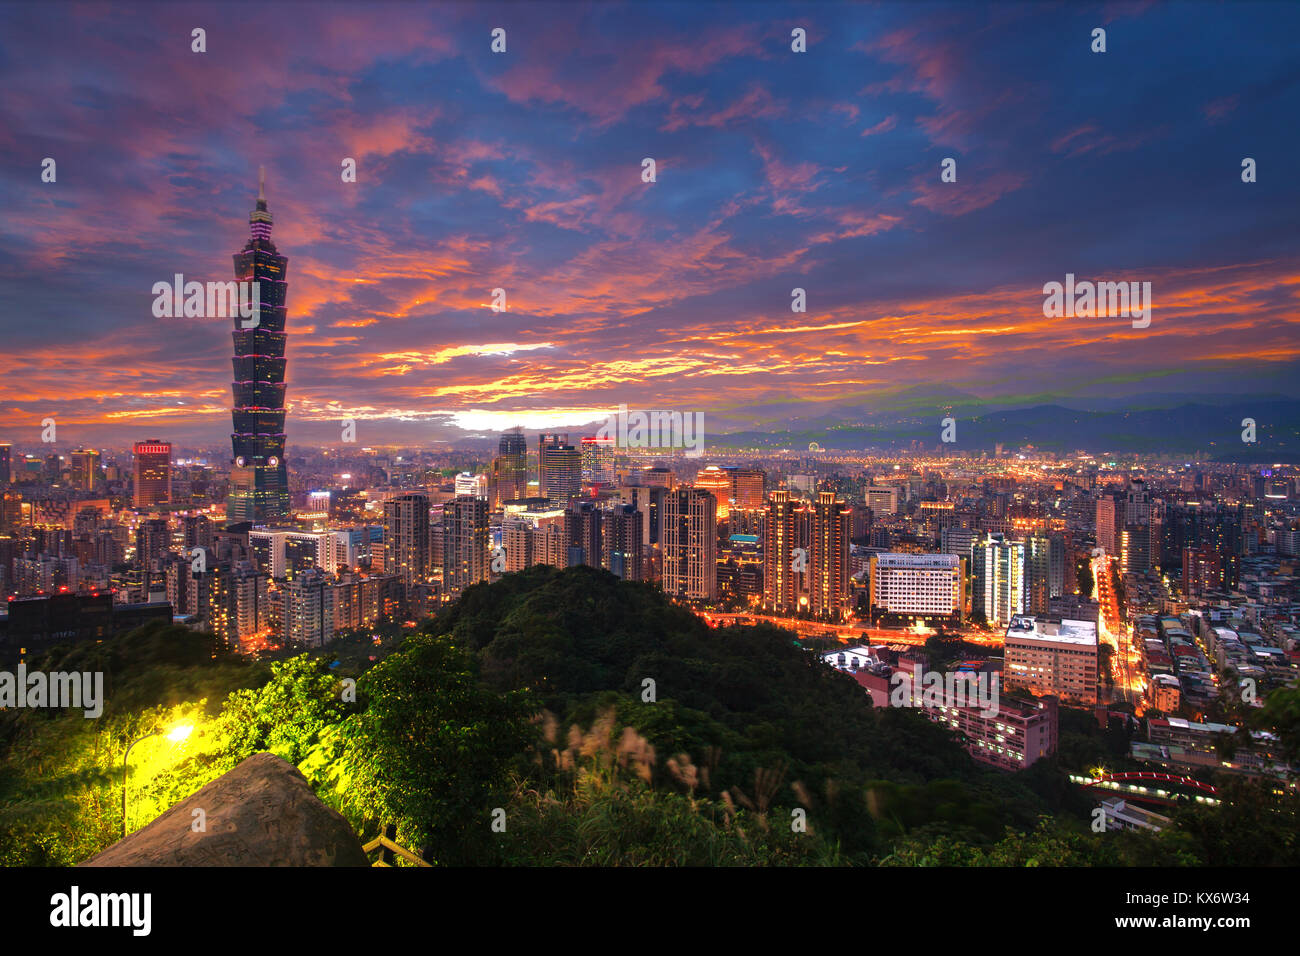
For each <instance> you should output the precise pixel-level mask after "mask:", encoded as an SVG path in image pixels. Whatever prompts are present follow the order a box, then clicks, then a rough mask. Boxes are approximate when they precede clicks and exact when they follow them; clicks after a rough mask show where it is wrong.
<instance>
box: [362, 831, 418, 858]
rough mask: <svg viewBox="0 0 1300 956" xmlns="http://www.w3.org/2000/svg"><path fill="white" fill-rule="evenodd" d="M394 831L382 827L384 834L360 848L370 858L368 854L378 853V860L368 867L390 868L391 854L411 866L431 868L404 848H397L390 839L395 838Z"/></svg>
mask: <svg viewBox="0 0 1300 956" xmlns="http://www.w3.org/2000/svg"><path fill="white" fill-rule="evenodd" d="M396 830H397V828H396V827H394V826H386V827H384V832H383V833H382V834H381V835H380V836H377V837H375V838H374V839H373V840H371V841H370V842H369V843H367V844H366V845H365V846H363V847H362V848H361V849H362V850H363V851H364V852H365V854H366V856H370V854H371V853H374V852H375V851H376V850H378V851H379V859H378V860H376V861H375V862H374V863H372V864H370V865H371V866H392V865H393V854H397V855H398V856H400V857H401V858H402V859H403V860H406V861H407V862H408V863H410V864H411V865H412V866H431V865H432V864H430V863H426V862H425V861H424V860H422V859H420V858H419V857H418V856H416V855H415V854H414V853H412V852H411V851H410V850H408V849H406V847H403V846H398V845H397V844H396V843H395V842H393V839H392V838H393V837H394V836H396Z"/></svg>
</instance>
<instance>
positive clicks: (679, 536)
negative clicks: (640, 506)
mask: <svg viewBox="0 0 1300 956" xmlns="http://www.w3.org/2000/svg"><path fill="white" fill-rule="evenodd" d="M662 542H663V569H664V570H663V589H664V591H665V592H666V593H668V594H673V595H677V596H680V597H686V598H691V599H694V600H705V601H711V600H714V599H716V598H717V596H718V587H717V555H718V501H717V499H716V498H714V497H713V495H711V494H709V493H708V492H707V491H703V490H701V489H699V488H674V489H673V490H672V491H669V492H668V493H667V495H666V496H665V498H664V521H663V530H662Z"/></svg>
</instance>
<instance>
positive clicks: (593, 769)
mask: <svg viewBox="0 0 1300 956" xmlns="http://www.w3.org/2000/svg"><path fill="white" fill-rule="evenodd" d="M376 634H378V632H376ZM384 637H388V638H391V640H383V639H376V637H375V635H371V634H369V633H359V634H356V635H348V636H347V637H346V638H345V639H343V640H341V641H337V642H335V643H334V644H333V645H332V646H331V647H329V648H326V649H323V650H322V651H320V652H317V653H314V654H300V655H297V656H293V657H289V658H287V659H284V660H277V661H274V662H271V663H250V662H247V661H243V660H238V659H235V658H231V657H228V656H226V655H223V654H221V653H218V652H216V651H214V650H213V648H212V645H211V642H210V640H209V639H208V638H206V637H204V636H203V635H197V634H193V633H191V632H190V631H188V630H185V629H183V628H177V627H169V626H161V625H151V626H149V627H146V628H142V629H141V630H139V631H137V632H134V633H132V634H130V635H126V636H124V637H120V638H116V639H114V640H111V641H105V642H103V643H102V644H92V645H84V646H78V647H72V648H65V649H61V650H60V651H59V652H58V653H56V654H54V655H52V656H51V659H50V660H48V661H46V662H44V663H43V664H42V665H40V666H42V667H43V668H47V669H61V670H102V671H103V672H104V673H105V674H106V682H107V683H108V685H109V686H111V694H110V697H109V704H108V706H107V708H106V709H105V712H104V715H103V716H102V717H101V718H99V719H97V720H87V719H86V718H84V717H83V716H82V715H81V714H80V712H76V713H71V714H69V713H62V712H52V711H30V710H16V711H8V712H3V713H0V747H2V748H3V750H2V751H0V863H4V864H10V865H14V864H55V865H61V864H71V863H76V862H79V861H81V860H83V859H85V858H87V857H89V856H91V855H93V854H94V853H95V852H97V851H98V850H100V849H102V848H104V847H105V846H107V845H109V844H110V843H112V842H114V841H115V840H116V839H118V838H120V836H121V834H122V832H123V825H124V824H123V820H122V811H121V800H122V758H123V754H124V751H125V748H126V746H127V744H129V743H130V742H131V741H133V740H137V739H139V738H141V737H143V736H144V735H145V734H148V733H149V732H150V731H153V730H157V729H159V728H165V727H168V726H171V725H173V724H176V723H188V724H193V726H194V732H193V733H192V734H191V736H190V737H188V738H187V739H186V740H185V741H184V742H183V743H174V742H171V741H169V740H168V739H167V738H166V737H162V736H159V737H153V738H150V739H147V740H145V741H144V742H141V743H139V744H138V745H137V746H136V748H135V749H134V750H133V751H132V752H131V759H130V777H129V783H128V789H127V796H128V818H129V819H128V823H129V826H128V829H135V828H138V827H140V826H143V825H144V824H145V823H146V822H148V821H149V820H151V819H153V817H155V816H156V815H157V814H158V813H160V812H161V811H162V810H164V809H166V808H167V807H168V806H171V805H172V804H174V803H175V802H177V801H178V800H181V799H183V798H184V797H185V796H187V795H188V794H190V793H193V792H194V791H195V790H197V789H198V788H200V787H202V786H203V785H205V784H206V783H208V782H209V781H211V780H212V779H214V778H215V777H217V776H219V775H220V774H221V773H224V772H225V771H227V770H229V769H230V768H231V767H233V766H235V765H236V764H237V763H239V762H240V761H241V760H243V759H245V758H247V757H248V756H250V755H251V754H254V753H258V752H261V751H270V752H273V753H276V754H278V755H279V756H281V757H283V758H284V759H286V760H288V761H290V762H291V763H293V764H295V765H297V766H298V767H299V769H300V770H301V771H302V772H303V773H304V775H305V776H306V777H307V779H308V781H309V782H310V783H311V784H312V786H313V787H314V788H315V789H316V791H317V793H318V794H319V795H320V796H321V797H322V799H324V800H325V801H326V802H328V803H329V804H330V805H332V806H334V807H336V808H337V809H339V810H340V811H341V812H342V813H344V815H345V816H347V818H348V819H349V820H350V822H351V823H352V825H353V827H354V829H355V830H356V831H357V832H358V834H359V835H361V836H362V837H363V839H369V838H371V837H373V836H375V835H377V834H378V833H380V832H381V830H382V829H384V828H385V827H388V826H392V827H393V828H395V831H396V834H397V839H398V842H399V843H401V844H402V845H404V846H408V847H410V848H412V849H413V850H415V851H417V852H419V853H420V854H422V855H423V856H424V858H425V859H426V860H428V861H430V862H433V863H438V864H506V865H550V864H564V865H583V864H603V865H612V864H621V865H746V866H753V865H870V864H879V865H890V866H897V865H907V866H924V865H981V866H989V865H1014V866H1041V865H1099V866H1104V865H1155V864H1171V865H1197V864H1205V863H1212V864H1228V865H1233V864H1243V863H1249V864H1256V863H1261V862H1263V863H1274V864H1280V865H1294V864H1295V863H1296V862H1297V859H1298V858H1300V848H1298V847H1297V845H1296V840H1295V833H1296V822H1297V821H1296V818H1295V814H1296V810H1295V801H1294V800H1293V799H1290V798H1281V797H1279V796H1278V795H1276V794H1274V793H1272V792H1271V791H1270V790H1269V789H1267V788H1262V787H1258V786H1251V785H1249V784H1244V783H1238V784H1234V785H1233V786H1232V787H1230V788H1228V789H1227V790H1226V791H1225V795H1228V796H1229V799H1226V800H1225V802H1224V804H1223V805H1222V806H1219V807H1215V808H1207V807H1204V806H1198V807H1195V808H1184V809H1182V810H1179V811H1178V812H1177V813H1176V814H1175V816H1176V825H1175V826H1174V827H1172V828H1170V829H1168V830H1166V831H1165V832H1163V833H1160V834H1158V835H1154V834H1130V833H1118V834H1116V833H1101V834H1099V833H1095V832H1093V830H1092V829H1091V828H1090V826H1089V823H1090V818H1091V813H1092V810H1093V809H1094V804H1095V798H1091V797H1088V796H1087V795H1085V794H1084V793H1083V792H1082V791H1080V790H1079V789H1078V788H1077V787H1075V786H1073V785H1071V784H1070V783H1069V782H1068V780H1067V779H1066V772H1067V771H1078V770H1082V769H1085V768H1092V767H1095V766H1098V765H1103V766H1107V767H1111V768H1119V767H1123V766H1125V764H1126V759H1127V757H1126V755H1127V750H1128V742H1129V737H1130V735H1131V734H1132V733H1133V730H1132V727H1131V726H1126V725H1124V723H1123V722H1121V721H1113V722H1111V724H1110V725H1109V726H1108V727H1105V728H1103V727H1100V726H1099V725H1098V724H1097V722H1096V719H1095V718H1094V717H1093V715H1092V714H1090V713H1087V712H1082V711H1079V712H1076V711H1070V710H1063V711H1062V713H1061V728H1060V747H1059V754H1058V756H1057V757H1056V758H1054V759H1051V760H1043V761H1039V762H1038V763H1037V764H1035V765H1034V766H1033V767H1031V768H1030V769H1029V770H1027V771H1023V772H1021V773H1018V774H1006V773H1000V772H997V771H994V770H991V769H989V768H986V767H984V766H982V765H980V764H977V763H976V762H974V761H973V760H972V759H971V758H970V757H969V756H968V755H967V754H966V752H965V751H964V750H963V749H962V747H961V746H960V745H959V743H958V741H957V740H956V739H955V738H954V736H953V734H952V732H951V731H949V730H947V729H945V728H943V727H941V726H939V725H937V724H934V723H931V722H930V721H928V720H926V719H924V718H923V717H922V716H921V715H919V714H918V713H916V712H913V711H910V710H903V709H884V710H873V709H872V708H871V705H870V700H869V698H868V697H867V695H866V694H865V693H864V692H863V690H862V688H861V687H860V686H859V685H858V684H857V682H856V681H854V680H853V679H852V678H851V677H849V676H847V675H844V674H841V673H838V672H836V671H833V670H831V669H830V668H827V667H825V666H824V665H823V664H822V663H821V662H820V658H819V655H818V654H816V653H811V652H810V651H809V650H808V649H806V648H805V647H803V646H801V645H800V644H799V643H798V642H797V641H796V640H795V639H794V637H793V635H792V634H790V633H789V632H786V631H782V630H779V629H776V628H772V627H768V626H758V627H744V628H719V629H713V628H710V627H708V626H707V625H706V624H705V623H704V622H703V621H702V620H701V619H699V618H698V617H697V616H695V615H693V614H692V613H690V612H689V611H687V610H685V609H683V608H680V607H677V606H674V605H672V604H671V603H669V602H668V601H667V600H666V599H665V598H664V597H663V596H662V595H661V594H660V593H658V592H657V591H656V590H654V589H653V588H651V587H649V586H646V585H639V584H631V583H627V582H623V581H619V580H618V579H616V578H615V577H613V576H612V575H609V574H607V573H605V572H602V571H598V570H593V569H590V568H574V569H569V570H567V571H557V570H555V569H552V568H548V567H535V568H530V569H528V570H527V571H524V572H520V573H518V574H511V575H507V576H506V577H505V578H504V579H503V580H502V581H500V582H497V583H495V584H492V585H479V586H475V587H472V588H470V589H469V590H468V591H467V592H466V593H465V595H464V597H463V598H462V600H461V601H460V602H459V603H458V604H456V605H455V606H453V607H451V608H449V609H447V610H446V611H444V612H443V613H442V614H441V615H439V616H438V617H437V618H436V619H433V620H431V621H427V622H425V623H424V625H423V626H422V627H420V628H419V629H417V630H415V631H409V630H408V631H406V632H405V634H404V639H403V637H402V635H401V634H399V633H398V632H396V631H394V632H392V633H391V634H390V633H387V632H385V635H384ZM381 644H382V645H383V646H382V647H380V646H379V645H381ZM931 651H932V653H936V654H937V655H941V656H944V657H947V656H948V655H952V656H954V657H955V656H958V655H961V654H963V653H966V652H967V651H968V648H966V647H963V646H961V644H960V642H956V641H953V640H951V639H947V638H943V639H940V640H937V641H935V642H934V646H933V647H932V648H931ZM1274 709H1275V710H1276V711H1277V712H1278V715H1279V719H1280V720H1281V718H1288V715H1289V716H1290V718H1292V719H1291V723H1292V725H1293V724H1294V720H1293V716H1294V703H1293V699H1292V698H1285V699H1282V700H1281V701H1280V702H1279V703H1278V704H1277V705H1275V706H1274ZM1282 722H1283V723H1285V721H1284V720H1283V721H1282Z"/></svg>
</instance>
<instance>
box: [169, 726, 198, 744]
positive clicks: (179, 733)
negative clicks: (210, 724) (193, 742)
mask: <svg viewBox="0 0 1300 956" xmlns="http://www.w3.org/2000/svg"><path fill="white" fill-rule="evenodd" d="M193 731H194V725H193V724H179V725H177V726H175V727H173V728H172V729H171V730H169V731H167V739H168V740H170V741H171V742H172V743H174V744H178V743H180V742H181V741H182V740H184V739H185V738H186V737H188V736H189V735H190V734H191V733H192V732H193Z"/></svg>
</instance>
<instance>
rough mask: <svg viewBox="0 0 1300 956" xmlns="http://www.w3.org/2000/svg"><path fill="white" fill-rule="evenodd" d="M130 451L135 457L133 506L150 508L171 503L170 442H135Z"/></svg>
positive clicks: (154, 440)
mask: <svg viewBox="0 0 1300 956" xmlns="http://www.w3.org/2000/svg"><path fill="white" fill-rule="evenodd" d="M131 450H132V452H133V453H134V455H135V506H136V507H137V508H152V507H153V506H154V505H160V504H166V503H167V502H169V501H171V498H172V446H171V442H165V441H159V440H158V439H157V438H152V439H150V440H149V441H140V442H136V443H135V445H134V447H133V448H132V449H131Z"/></svg>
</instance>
